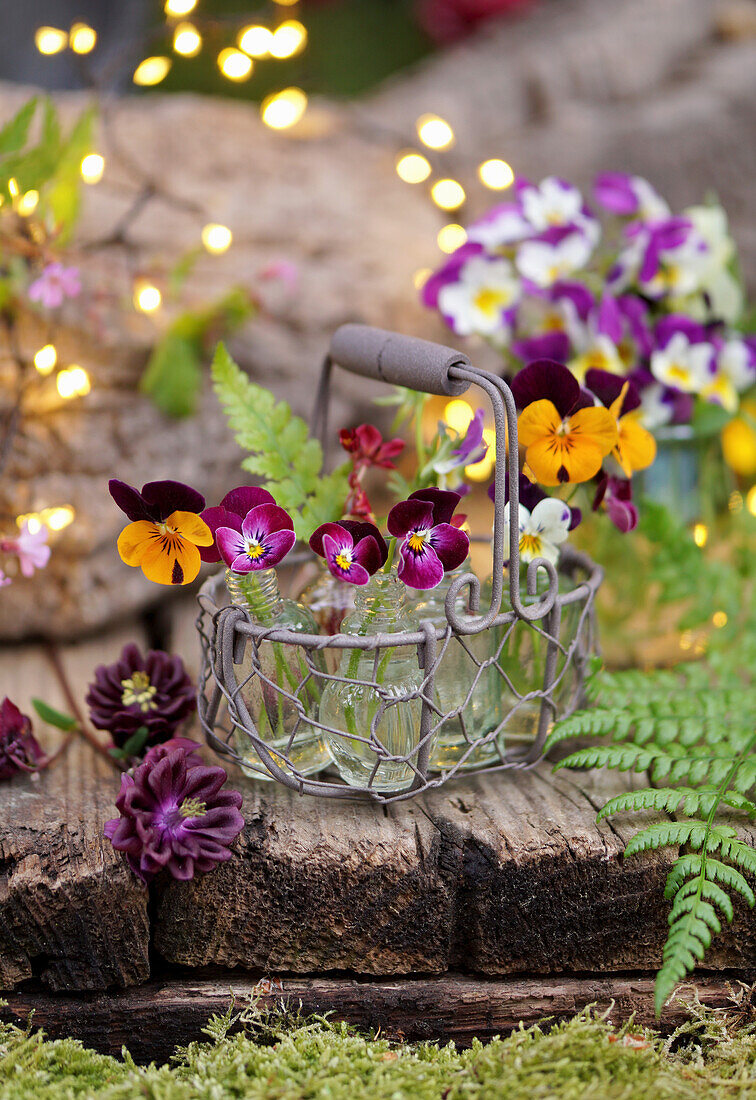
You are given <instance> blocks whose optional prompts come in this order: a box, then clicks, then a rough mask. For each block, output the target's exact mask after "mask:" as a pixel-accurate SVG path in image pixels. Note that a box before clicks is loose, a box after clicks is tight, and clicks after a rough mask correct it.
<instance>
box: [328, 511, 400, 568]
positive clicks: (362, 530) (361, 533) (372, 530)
mask: <svg viewBox="0 0 756 1100" xmlns="http://www.w3.org/2000/svg"><path fill="white" fill-rule="evenodd" d="M340 526H341V527H343V528H344V530H345V531H348V532H349V534H350V535H351V536H352V540H353V542H354V543H355V545H356V544H357V543H358V542H362V540H363V539H365V538H372V539H375V542H376V545H377V547H378V551H379V553H380V555H381V565H384V564H385V562H386V558H387V557H388V546H387V545H386V540H385V539H384V537H383V535H382V534H381V532H380V531H379V530H378V528H377V527H376V526H375V524H374V523H368V522H367V521H366V520H360V519H342V521H341V524H340ZM379 568H380V566H379Z"/></svg>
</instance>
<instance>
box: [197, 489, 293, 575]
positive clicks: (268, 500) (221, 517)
mask: <svg viewBox="0 0 756 1100" xmlns="http://www.w3.org/2000/svg"><path fill="white" fill-rule="evenodd" d="M275 503H276V502H275V500H274V498H273V494H272V493H269V492H268V490H267V489H261V488H259V487H258V486H256V485H255V486H253V485H240V486H239V488H238V489H232V490H231V492H230V493H226V495H225V496H224V498H223V500H222V501H221V502H220V504H219V505H217V507H215V508H205V510H204V512H201V513H200V518H201V519H203V520H204V521H205V523H206V524H207V526H208V527H209V528H210V531H211V532H212V535H213V542H212V545H211V546H201V547H200V557H201V558H202V560H203V561H204V562H216V561H220V560H221V555H220V551H219V550H218V547H217V544H216V542H215V535H216V532H217V530H218V528H219V527H231V528H232V529H233V530H234V531H239V532H240V533H241V529H242V520H243V519H244V517H245V516H246V515H247V513H248V512H251V511H252V509H253V508H256V507H257V506H258V504H275Z"/></svg>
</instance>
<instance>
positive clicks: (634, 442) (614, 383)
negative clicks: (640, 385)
mask: <svg viewBox="0 0 756 1100" xmlns="http://www.w3.org/2000/svg"><path fill="white" fill-rule="evenodd" d="M585 384H586V386H587V387H588V389H589V390H590V391H591V393H593V394H595V396H596V397H597V398H598V399H599V401H600V402H601V404H602V405H604V406H605V408H607V409H609V411H610V412H611V414H612V416H614V417H615V419H616V421H617V445H616V447H615V448H614V450H613V451H612V455H613V457H614V458H616V460H617V462H618V463H619V465H620V467H621V468H622V472H623V474H624V475H625V477H628V478H629V477H632V476H633V473H634V472H635V471H636V470H645V469H646V467H648V466H650V465H651V463H652V462H653V461H654V459H655V458H656V440H655V439H654V437H653V436H652V435H651V432H649V431H648V429H647V428H644V427H643V424H642V423H641V412H640V404H641V400H640V396H639V395H638V391H637V389H636V388H635V386H634V385H633V383H632V382H631V381H630V380H629V379H627V378H622V377H621V376H620V375H618V374H611V373H610V372H609V371H605V370H593V369H592V370H589V371H588V372H587V374H586V376H585Z"/></svg>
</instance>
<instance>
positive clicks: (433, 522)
mask: <svg viewBox="0 0 756 1100" xmlns="http://www.w3.org/2000/svg"><path fill="white" fill-rule="evenodd" d="M459 501H460V496H459V493H452V492H449V491H448V490H446V489H418V491H417V492H416V493H411V494H410V496H409V498H408V499H407V500H403V501H401V503H399V504H395V505H394V507H393V508H392V509H391V511H390V512H389V516H388V529H389V531H390V533H391V534H392V535H395V536H396V537H397V538H401V539H402V543H401V546H400V547H399V557H400V562H399V569H398V570H397V576H398V577H399V580H400V581H404V583H405V584H406V585H407V586H408V587H409V588H419V589H421V590H424V589H428V588H435V587H436V585H437V584H439V583H440V582H441V580H442V579H443V576H444V572H446V571H448V570H450V569H456V568H457V566H458V565H461V564H462V562H463V561H464V560H465V558H466V557H467V554H468V551H469V549H470V539H469V538H468V536H467V535H466V534H465V533H464V531H460V530H459V528H458V527H456V526H455V525H454V509H455V508H456V507H457V505H458V504H459Z"/></svg>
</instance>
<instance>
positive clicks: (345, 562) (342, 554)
mask: <svg viewBox="0 0 756 1100" xmlns="http://www.w3.org/2000/svg"><path fill="white" fill-rule="evenodd" d="M336 564H337V565H338V567H339V569H343V570H344V572H345V573H348V572H349V569H350V566H351V564H352V559H351V558H350V557H349V555H348V554H347V552H346V550H340V551H339V552H338V554H337V555H336Z"/></svg>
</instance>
